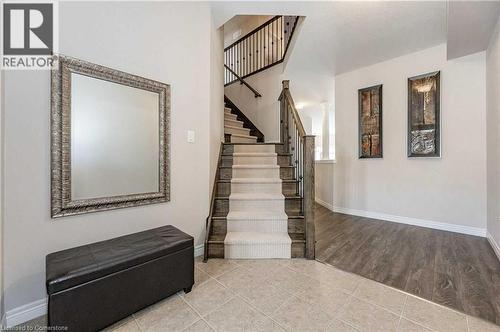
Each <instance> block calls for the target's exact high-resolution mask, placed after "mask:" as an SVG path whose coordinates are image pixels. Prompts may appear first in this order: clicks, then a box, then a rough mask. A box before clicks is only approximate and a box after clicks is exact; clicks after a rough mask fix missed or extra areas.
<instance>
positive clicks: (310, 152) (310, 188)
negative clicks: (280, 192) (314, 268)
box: [303, 135, 316, 259]
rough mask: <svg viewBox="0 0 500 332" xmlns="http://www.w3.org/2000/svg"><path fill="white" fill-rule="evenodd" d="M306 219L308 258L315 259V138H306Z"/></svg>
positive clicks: (310, 136) (308, 136) (307, 136)
mask: <svg viewBox="0 0 500 332" xmlns="http://www.w3.org/2000/svg"><path fill="white" fill-rule="evenodd" d="M303 181H304V219H305V224H306V258H307V259H314V258H315V253H314V249H315V245H316V243H315V242H316V241H315V227H314V202H315V197H314V196H315V193H314V136H313V135H306V136H304V178H303Z"/></svg>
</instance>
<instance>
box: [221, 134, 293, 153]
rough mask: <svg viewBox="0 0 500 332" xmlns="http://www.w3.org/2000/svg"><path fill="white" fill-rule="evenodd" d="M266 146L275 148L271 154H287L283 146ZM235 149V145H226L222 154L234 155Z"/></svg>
mask: <svg viewBox="0 0 500 332" xmlns="http://www.w3.org/2000/svg"><path fill="white" fill-rule="evenodd" d="M254 136H255V135H254ZM266 145H273V146H274V148H273V149H274V150H273V151H269V152H276V153H286V151H285V149H284V146H283V144H266ZM234 147H235V145H233V144H224V147H223V150H222V153H223V154H232V153H233V152H235V151H234ZM239 152H251V151H239ZM255 152H257V151H255Z"/></svg>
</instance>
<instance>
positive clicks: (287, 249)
mask: <svg viewBox="0 0 500 332" xmlns="http://www.w3.org/2000/svg"><path fill="white" fill-rule="evenodd" d="M224 256H225V258H229V259H248V258H252V259H255V258H261V259H262V258H291V246H290V245H289V244H258V245H257V244H256V245H252V244H225V246H224Z"/></svg>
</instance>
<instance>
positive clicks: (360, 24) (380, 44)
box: [213, 1, 446, 75]
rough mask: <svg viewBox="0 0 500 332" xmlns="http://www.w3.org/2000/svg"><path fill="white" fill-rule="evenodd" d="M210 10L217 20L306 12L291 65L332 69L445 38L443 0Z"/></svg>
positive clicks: (230, 5)
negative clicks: (438, 0)
mask: <svg viewBox="0 0 500 332" xmlns="http://www.w3.org/2000/svg"><path fill="white" fill-rule="evenodd" d="M213 13H214V18H215V22H216V24H217V25H218V26H220V25H222V24H223V23H224V22H226V21H227V20H229V19H230V18H231V17H233V16H234V15H256V14H261V15H262V14H265V15H300V16H305V17H306V19H305V20H304V23H303V26H302V29H301V32H300V35H299V37H298V39H297V43H296V45H295V48H294V50H293V55H292V56H291V59H290V63H289V65H293V64H294V63H300V64H301V66H302V67H303V68H304V69H308V70H312V71H315V72H317V71H321V72H322V73H325V72H328V73H329V74H330V75H335V74H339V73H343V72H346V71H350V70H352V69H355V68H359V67H362V66H367V65H370V64H374V63H377V62H380V61H383V60H387V59H390V58H394V57H397V56H400V55H403V54H407V53H411V52H414V51H417V50H421V49H424V48H428V47H431V46H434V45H437V44H440V43H443V42H445V41H446V3H445V2H417V1H392V2H386V1H367V2H364V1H356V2H343V1H341V2H288V1H286V2H285V1H282V2H267V1H266V2H260V1H256V2H219V3H214V4H213ZM296 60H297V61H296Z"/></svg>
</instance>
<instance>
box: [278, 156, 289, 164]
mask: <svg viewBox="0 0 500 332" xmlns="http://www.w3.org/2000/svg"><path fill="white" fill-rule="evenodd" d="M291 160H292V156H287V155H284V156H283V155H281V156H278V165H280V166H290V165H292V162H291Z"/></svg>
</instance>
